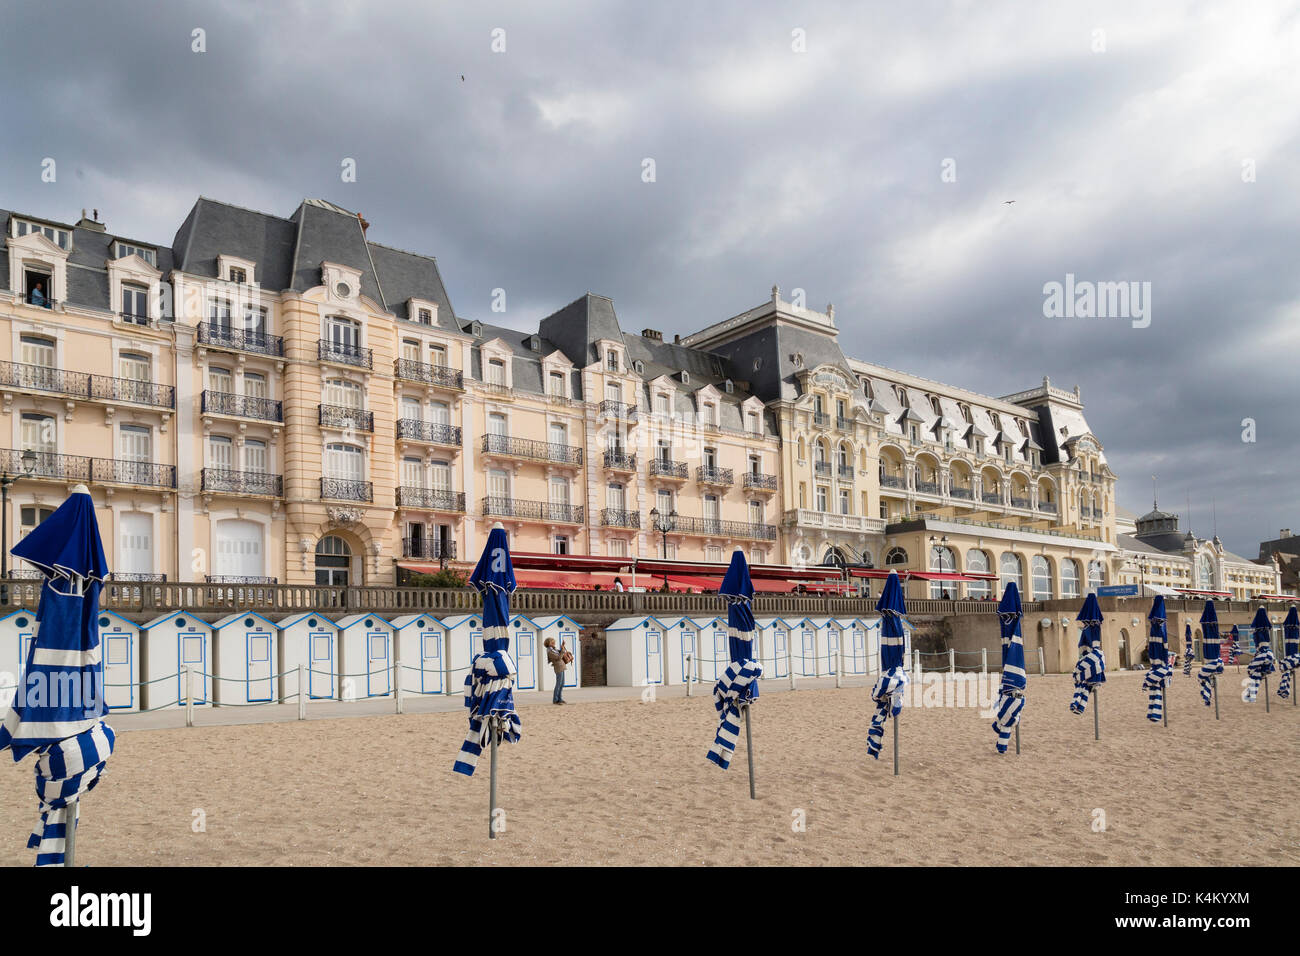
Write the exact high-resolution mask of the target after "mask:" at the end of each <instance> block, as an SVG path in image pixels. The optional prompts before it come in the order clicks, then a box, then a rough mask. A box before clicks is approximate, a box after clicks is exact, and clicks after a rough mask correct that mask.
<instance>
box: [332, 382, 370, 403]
mask: <svg viewBox="0 0 1300 956" xmlns="http://www.w3.org/2000/svg"><path fill="white" fill-rule="evenodd" d="M325 404H326V405H338V406H340V407H342V408H356V409H360V408H363V407H364V402H363V400H362V392H361V386H360V385H358V384H356V383H355V382H348V381H344V380H343V379H341V378H332V379H329V380H328V381H326V382H325Z"/></svg>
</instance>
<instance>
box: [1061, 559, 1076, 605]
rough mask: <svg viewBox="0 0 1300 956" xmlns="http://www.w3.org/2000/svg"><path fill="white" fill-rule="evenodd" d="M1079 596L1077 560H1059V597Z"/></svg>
mask: <svg viewBox="0 0 1300 956" xmlns="http://www.w3.org/2000/svg"><path fill="white" fill-rule="evenodd" d="M1078 596H1079V562H1078V561H1076V560H1074V558H1063V559H1062V560H1061V597H1063V598H1077V597H1078Z"/></svg>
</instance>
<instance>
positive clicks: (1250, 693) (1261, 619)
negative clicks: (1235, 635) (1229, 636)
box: [1246, 607, 1277, 708]
mask: <svg viewBox="0 0 1300 956" xmlns="http://www.w3.org/2000/svg"><path fill="white" fill-rule="evenodd" d="M1250 629H1251V631H1252V632H1253V634H1254V638H1255V654H1254V656H1253V657H1251V659H1250V663H1249V664H1247V665H1246V677H1247V678H1249V679H1248V680H1247V682H1246V703H1248V704H1253V703H1254V702H1255V698H1256V697H1257V696H1258V694H1259V685H1260V682H1261V681H1263V682H1264V706H1265V708H1267V707H1268V675H1269V674H1271V673H1273V671H1275V670H1277V665H1276V661H1275V660H1274V658H1273V643H1272V642H1273V622H1272V621H1270V620H1269V619H1268V611H1266V610H1264V608H1263V607H1260V608H1259V610H1257V611H1256V612H1255V619H1254V620H1253V621H1251V622H1250Z"/></svg>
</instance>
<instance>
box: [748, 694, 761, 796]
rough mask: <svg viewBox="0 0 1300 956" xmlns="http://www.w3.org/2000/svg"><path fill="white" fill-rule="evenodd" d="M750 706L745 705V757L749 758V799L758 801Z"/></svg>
mask: <svg viewBox="0 0 1300 956" xmlns="http://www.w3.org/2000/svg"><path fill="white" fill-rule="evenodd" d="M749 707H750V705H749V704H746V705H745V756H747V757H748V758H749V799H751V800H757V799H758V794H756V793H755V792H754V734H753V731H752V730H751V729H750V726H749Z"/></svg>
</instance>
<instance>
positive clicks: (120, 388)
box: [0, 362, 176, 408]
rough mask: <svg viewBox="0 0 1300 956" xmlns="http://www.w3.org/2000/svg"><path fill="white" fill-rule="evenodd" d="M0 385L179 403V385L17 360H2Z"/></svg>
mask: <svg viewBox="0 0 1300 956" xmlns="http://www.w3.org/2000/svg"><path fill="white" fill-rule="evenodd" d="M0 387H8V388H20V389H23V390H26V391H37V392H51V393H54V394H56V395H70V396H73V397H76V398H88V399H94V400H97V401H111V402H133V403H135V404H137V405H152V406H154V407H155V408H174V407H175V406H176V389H174V388H173V387H172V386H170V385H155V384H154V383H153V382H142V381H139V380H138V379H133V378H113V377H111V376H108V375H87V374H86V373H85V372H65V371H64V370H63V369H58V368H47V367H46V366H43V365H23V364H20V363H18V362H0Z"/></svg>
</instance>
